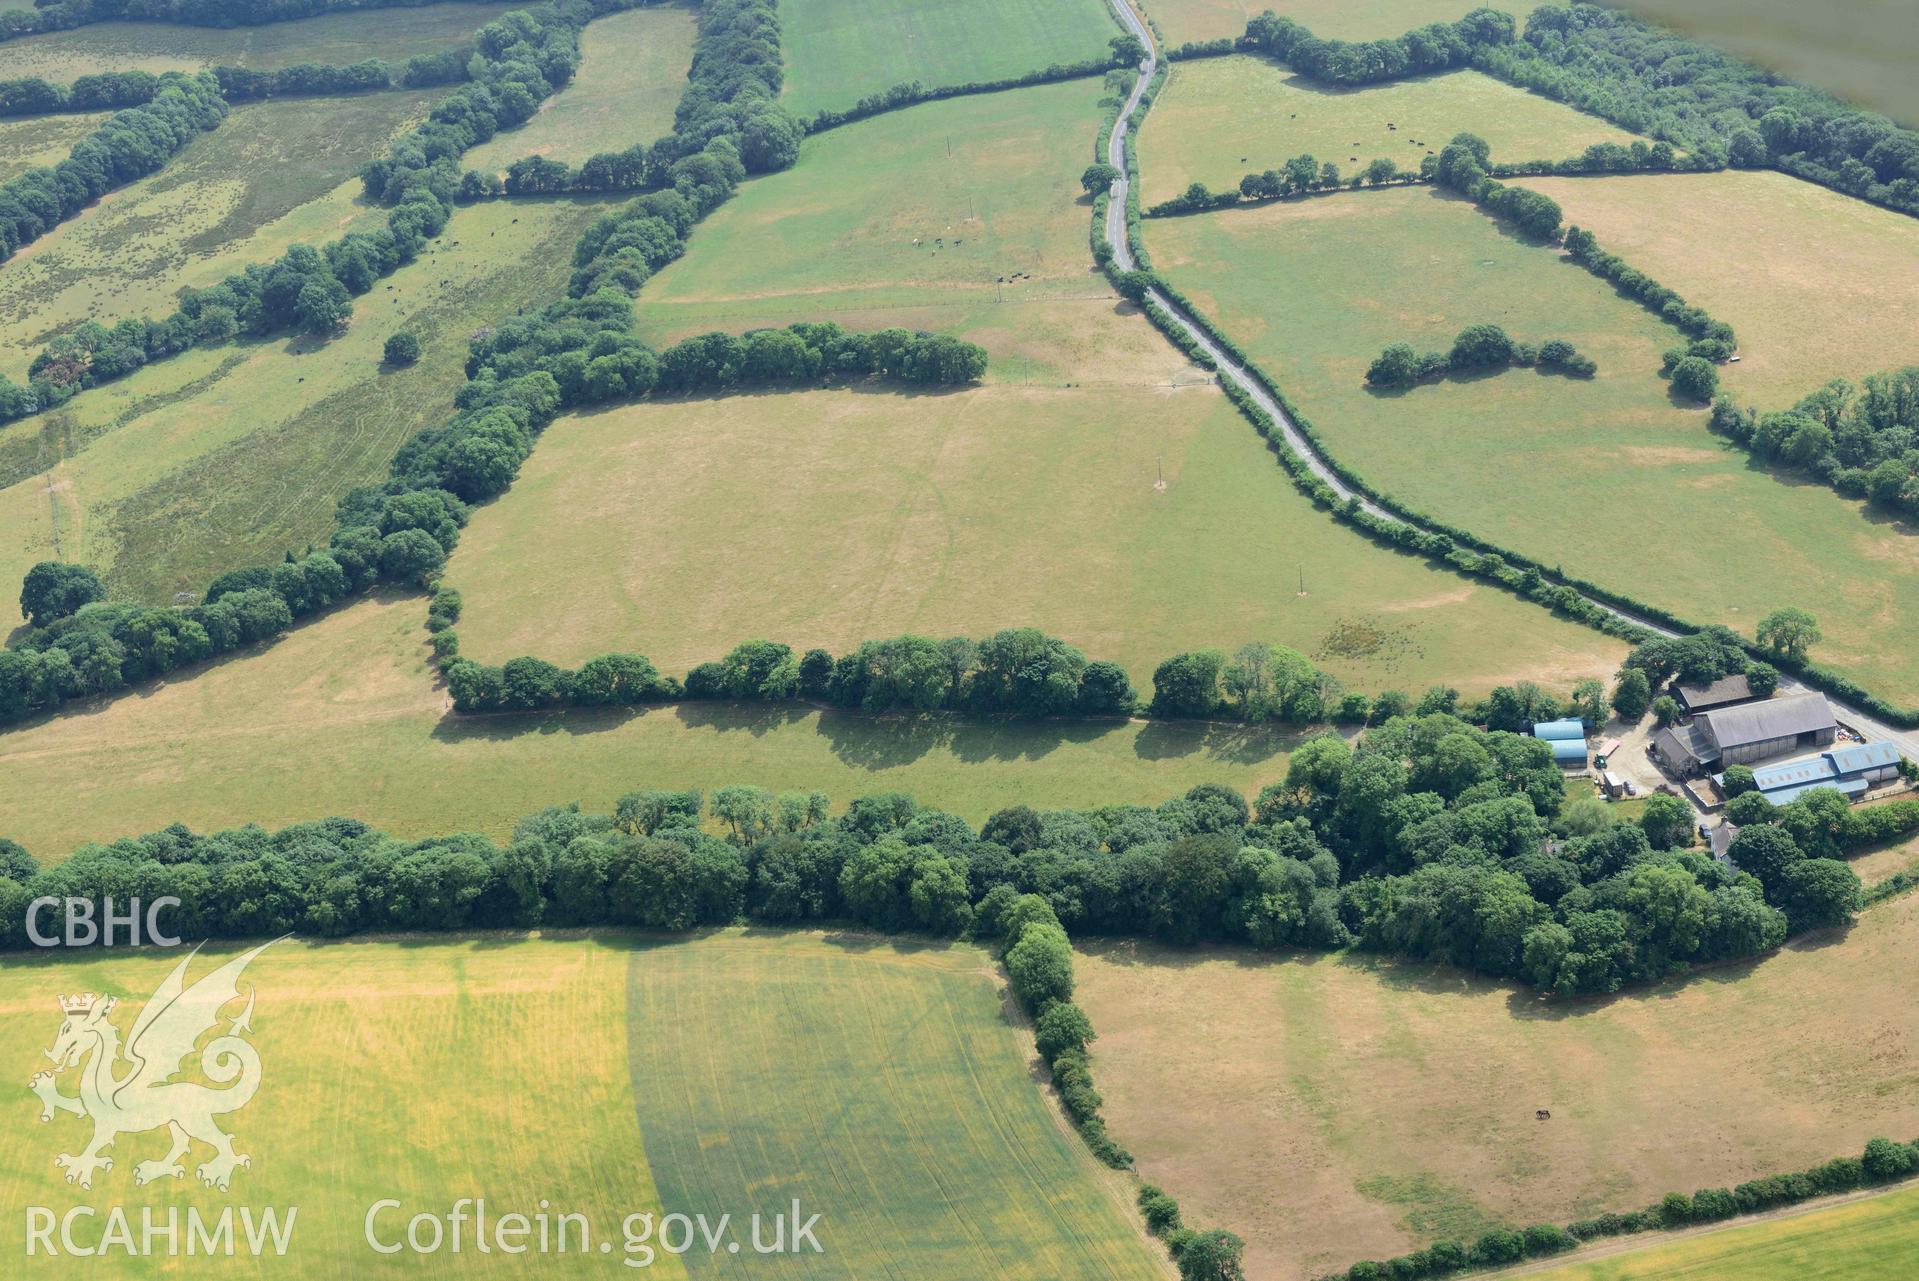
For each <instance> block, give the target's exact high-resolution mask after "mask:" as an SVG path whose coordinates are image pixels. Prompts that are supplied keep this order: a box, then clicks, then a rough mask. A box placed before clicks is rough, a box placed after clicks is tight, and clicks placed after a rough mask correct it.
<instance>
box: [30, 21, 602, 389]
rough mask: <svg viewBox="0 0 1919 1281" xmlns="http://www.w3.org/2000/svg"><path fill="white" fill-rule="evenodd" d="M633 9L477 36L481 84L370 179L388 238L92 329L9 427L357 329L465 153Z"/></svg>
mask: <svg viewBox="0 0 1919 1281" xmlns="http://www.w3.org/2000/svg"><path fill="white" fill-rule="evenodd" d="M632 2H633V0H556V2H555V3H549V4H544V5H541V6H539V7H538V8H535V9H516V10H513V11H512V12H509V13H505V14H502V15H501V16H500V17H499V18H498V19H497V20H495V21H493V22H490V23H488V24H487V25H486V26H484V27H482V28H481V29H480V31H479V33H478V35H477V36H476V42H477V52H476V54H475V57H474V60H473V63H472V64H471V67H472V74H473V80H472V83H470V84H467V85H465V86H464V87H462V88H461V89H459V90H458V91H456V92H455V93H453V94H451V95H450V96H449V97H447V98H446V100H445V101H443V102H441V103H440V104H439V105H438V106H436V107H435V108H434V109H433V111H432V112H431V113H430V115H429V117H428V120H427V122H426V123H425V124H423V125H422V126H421V127H420V128H419V129H417V130H415V131H414V132H413V133H412V134H409V135H408V136H407V137H406V138H404V139H402V140H401V141H400V142H399V143H398V144H396V145H395V147H394V149H393V151H392V152H391V153H390V154H389V155H387V156H386V157H384V158H382V159H380V160H376V161H374V162H373V163H371V164H370V165H368V166H367V168H366V169H365V170H363V171H362V173H361V180H362V183H363V185H364V186H365V188H366V190H367V194H368V195H369V196H370V197H373V198H375V199H378V200H380V201H382V202H383V203H385V204H388V205H391V206H392V207H393V209H392V212H391V213H390V214H389V215H388V216H387V225H386V227H385V228H384V229H382V230H380V231H377V232H373V233H366V232H350V233H348V234H347V235H345V236H343V237H341V238H340V239H338V240H335V241H332V242H330V243H328V244H326V245H324V246H321V247H320V248H317V249H316V248H314V247H313V246H311V245H294V246H293V247H292V248H290V249H288V250H287V251H286V253H284V254H283V255H281V257H280V258H279V259H278V260H276V261H274V262H272V263H265V264H255V265H253V266H250V267H248V268H247V269H246V270H245V271H243V272H239V273H236V274H234V275H231V276H228V277H227V278H226V279H225V280H223V281H221V282H220V283H219V284H218V285H215V286H213V287H212V288H209V289H190V290H184V291H182V293H181V297H180V306H179V309H178V310H176V311H175V312H174V313H173V314H172V315H170V316H168V317H166V318H165V319H164V320H155V319H153V318H152V317H142V318H139V319H134V318H128V319H126V320H123V321H121V322H119V323H118V324H117V325H115V326H114V327H113V328H112V329H107V328H105V327H104V326H102V325H99V324H96V323H92V322H89V323H87V324H84V325H81V326H80V327H79V328H78V329H76V330H74V331H73V332H72V333H69V334H63V335H61V336H60V337H58V338H56V339H54V340H53V341H52V342H50V343H49V344H48V345H47V346H46V348H45V349H44V350H42V351H41V352H40V353H39V354H38V355H37V356H35V357H34V359H33V361H32V363H31V364H30V365H29V366H28V385H27V387H26V388H24V389H22V388H19V387H17V386H14V385H11V384H6V383H0V419H5V418H9V417H13V418H17V417H22V416H24V415H27V414H32V413H36V412H39V411H41V410H44V409H51V408H56V407H58V406H60V405H64V404H65V403H66V402H67V401H69V400H71V399H72V398H73V397H74V396H75V395H77V394H78V393H79V392H81V391H82V390H84V389H86V388H88V387H94V386H98V385H99V384H101V383H105V382H110V381H112V380H114V379H116V378H122V377H125V376H126V375H127V374H130V373H132V372H133V371H134V370H136V369H139V368H141V367H142V366H143V365H146V364H148V363H150V362H152V361H155V360H163V359H165V358H167V357H169V356H174V355H178V354H179V353H180V352H182V351H186V350H188V349H189V348H192V347H196V346H218V345H221V344H224V343H228V342H231V341H233V340H234V339H235V338H236V337H238V336H239V335H241V334H247V335H254V336H264V335H268V334H274V333H282V332H287V331H296V332H302V333H311V334H321V335H324V334H329V333H332V332H334V331H335V330H337V329H339V328H340V326H342V325H344V324H346V323H347V321H348V320H349V319H351V317H352V315H353V299H354V298H355V297H358V296H360V295H362V294H365V293H367V292H368V291H369V290H371V289H372V288H373V286H374V284H375V283H376V282H378V281H379V280H380V279H381V278H383V277H385V276H387V275H390V274H391V273H393V272H394V271H397V270H398V269H399V268H400V267H402V266H404V265H406V264H407V263H410V262H412V261H413V260H414V259H415V258H417V257H418V256H419V252H420V250H421V248H422V247H424V245H425V244H426V242H427V241H428V240H430V239H432V238H433V237H434V236H437V235H438V234H439V233H440V231H441V230H442V229H443V228H444V227H445V226H446V222H447V219H448V218H449V217H450V216H451V213H452V200H453V191H454V187H455V186H456V185H457V181H458V174H457V165H456V163H455V161H456V159H457V157H458V155H459V154H460V152H462V151H464V150H465V149H466V148H468V147H471V146H473V145H475V144H476V143H478V142H481V141H484V140H485V139H487V138H490V137H492V136H493V133H494V132H495V131H496V130H498V129H500V128H502V127H512V126H513V125H516V124H519V123H521V122H523V121H524V120H526V119H527V118H528V117H529V116H531V115H532V114H533V112H534V111H535V110H536V109H537V108H538V106H539V103H540V100H541V99H542V98H544V97H546V96H547V95H548V94H551V93H552V92H554V91H555V90H556V89H557V88H558V87H559V86H560V85H563V84H565V83H566V81H567V79H568V78H569V77H570V76H571V75H572V69H573V67H574V66H575V65H577V63H578V61H579V29H580V27H582V26H584V25H585V24H586V23H587V22H588V21H590V20H591V19H592V18H593V17H594V16H596V15H597V14H600V13H604V12H613V11H615V10H617V9H621V8H626V7H630V6H631V4H632ZM201 82H204V84H205V85H206V93H207V94H208V95H209V97H210V98H211V100H212V101H213V102H214V103H216V104H218V109H219V110H220V111H221V112H224V111H225V109H226V108H225V104H224V102H223V101H221V99H220V97H219V91H218V86H217V85H216V84H215V83H214V80H213V77H212V76H210V75H207V74H206V73H202V76H201V77H200V78H199V79H198V80H196V81H195V83H201ZM161 102H162V99H161V98H156V99H155V100H154V102H153V103H151V104H149V105H148V106H147V107H144V108H138V109H137V110H139V111H153V110H154V109H155V108H157V107H159V106H160V104H161ZM123 114H125V113H123ZM118 118H119V117H115V119H118ZM82 145H83V146H84V145H85V144H84V143H83V144H82ZM27 176H28V177H31V176H32V175H27Z"/></svg>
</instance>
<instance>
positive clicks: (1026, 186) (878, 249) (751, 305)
mask: <svg viewBox="0 0 1919 1281" xmlns="http://www.w3.org/2000/svg"><path fill="white" fill-rule="evenodd" d="M791 21H792V19H791V18H790V17H789V18H788V22H789V25H790V23H791ZM788 65H789V66H794V65H798V55H797V54H795V53H794V52H793V49H792V45H791V41H790V40H789V44H788ZM1102 92H1103V90H1102V87H1101V84H1100V82H1099V81H1070V82H1067V83H1065V84H1056V85H1044V86H1040V87H1037V88H1030V89H1014V90H1008V91H1007V92H1004V93H993V94H982V95H979V96H977V97H969V98H956V99H952V100H949V101H946V102H936V103H927V104H924V105H922V106H918V107H911V108H908V109H906V110H903V111H894V112H890V113H888V114H886V115H882V116H876V117H874V118H872V119H869V120H863V121H860V122H858V123H856V124H851V125H846V126H844V127H842V128H839V129H833V130H829V131H828V132H826V133H823V134H817V135H815V136H813V137H811V138H808V139H807V140H806V141H805V142H804V143H803V144H802V145H801V150H800V160H799V163H798V164H797V165H795V166H794V167H793V168H792V169H789V170H787V171H785V172H783V173H778V174H772V175H770V176H768V177H765V178H759V179H755V180H754V181H752V182H750V183H747V184H746V185H745V186H744V187H742V188H741V189H740V192H739V194H738V195H737V196H736V197H734V198H733V199H732V200H730V201H728V202H727V203H726V205H725V206H724V207H722V208H720V209H719V210H717V211H715V212H714V213H713V215H712V216H711V217H709V218H707V219H706V221H705V222H703V223H702V224H700V228H699V230H698V231H697V232H695V233H694V235H693V237H692V239H691V240H690V241H689V242H688V245H687V255H686V257H684V258H682V259H681V260H680V261H678V262H676V263H673V264H672V265H670V266H668V267H667V268H666V269H665V270H663V271H661V272H660V274H659V275H658V276H656V277H655V278H654V279H652V280H651V281H648V282H647V286H646V289H645V291H644V292H642V293H641V295H640V301H639V305H638V315H639V320H640V325H641V329H642V332H643V333H644V334H645V335H646V337H647V338H648V340H649V341H654V342H657V343H662V344H664V343H669V342H672V341H674V340H676V339H678V338H680V337H683V336H685V335H686V334H688V333H695V332H701V331H704V330H708V329H728V330H734V331H738V330H742V329H746V328H750V327H752V326H755V325H766V324H785V323H789V322H790V320H840V321H841V323H843V324H847V325H848V326H849V327H850V326H851V325H853V324H855V323H859V324H860V325H862V326H869V325H871V326H880V325H886V324H891V323H901V324H909V325H910V324H913V323H923V319H924V317H925V316H926V315H927V313H929V312H932V311H938V312H940V313H943V314H945V315H946V316H947V317H949V319H948V320H947V321H945V322H943V323H939V324H937V325H932V326H928V327H931V328H938V329H941V330H949V331H950V330H953V329H955V328H956V327H957V326H958V325H959V324H960V323H961V321H962V320H963V318H967V317H977V318H979V319H977V320H976V321H975V322H974V323H977V324H982V325H991V324H995V323H997V324H1000V325H1011V324H1013V323H1014V322H1013V320H1012V319H1011V317H1013V316H1015V315H1016V314H1017V309H1018V308H1021V307H1023V306H1025V305H1027V304H1030V303H1033V302H1037V301H1061V300H1087V299H1102V300H1110V299H1112V298H1113V297H1114V294H1113V292H1112V290H1111V289H1110V288H1109V287H1108V286H1107V284H1106V281H1105V279H1104V278H1103V277H1101V276H1100V275H1099V274H1098V273H1097V272H1096V271H1095V270H1094V267H1093V262H1092V254H1091V251H1090V249H1089V247H1088V244H1087V228H1088V225H1089V223H1090V219H1091V205H1090V204H1089V203H1088V201H1087V200H1086V198H1085V195H1084V193H1083V192H1082V191H1081V190H1080V185H1079V174H1080V171H1081V170H1082V169H1084V168H1085V167H1086V164H1087V157H1088V156H1089V155H1090V153H1091V146H1092V139H1093V136H1094V134H1095V133H1096V132H1097V131H1098V128H1099V120H1100V114H1101V105H1100V103H1101V95H1102ZM889 315H900V316H907V317H908V319H904V320H898V321H897V322H896V321H894V320H892V319H888V316H889ZM992 318H997V319H996V320H995V319H992Z"/></svg>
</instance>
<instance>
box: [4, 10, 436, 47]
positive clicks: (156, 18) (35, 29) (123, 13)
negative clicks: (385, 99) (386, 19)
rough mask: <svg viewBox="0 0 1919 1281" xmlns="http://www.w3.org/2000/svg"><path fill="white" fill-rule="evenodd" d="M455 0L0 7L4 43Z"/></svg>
mask: <svg viewBox="0 0 1919 1281" xmlns="http://www.w3.org/2000/svg"><path fill="white" fill-rule="evenodd" d="M451 2H452V0H35V4H34V6H33V8H31V9H26V8H15V9H7V10H4V11H0V41H4V40H17V39H19V38H20V37H22V36H32V35H39V34H41V33H43V32H48V31H71V30H73V29H74V28H76V27H84V26H89V25H91V24H93V23H96V22H116V21H119V22H177V23H180V24H181V25H183V26H195V27H257V26H265V25H267V24H269V23H274V22H291V21H294V20H296V19H299V18H313V17H318V16H319V15H320V14H323V13H347V12H352V11H354V10H360V9H411V8H420V7H423V6H425V5H429V4H444V3H451Z"/></svg>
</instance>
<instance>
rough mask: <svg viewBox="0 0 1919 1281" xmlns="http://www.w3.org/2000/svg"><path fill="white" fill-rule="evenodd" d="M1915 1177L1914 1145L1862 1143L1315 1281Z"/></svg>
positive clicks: (1474, 1261) (1493, 1255)
mask: <svg viewBox="0 0 1919 1281" xmlns="http://www.w3.org/2000/svg"><path fill="white" fill-rule="evenodd" d="M1914 1174H1919V1141H1915V1142H1912V1143H1899V1142H1896V1141H1895V1140H1892V1139H1887V1138H1875V1139H1871V1140H1868V1141H1867V1143H1866V1147H1865V1150H1864V1152H1862V1153H1861V1154H1860V1155H1859V1156H1857V1157H1838V1158H1836V1159H1834V1160H1831V1161H1826V1162H1822V1163H1821V1164H1819V1165H1815V1166H1813V1167H1812V1168H1810V1169H1807V1170H1801V1171H1797V1172H1795V1173H1792V1174H1773V1175H1768V1176H1766V1177H1765V1178H1761V1179H1750V1180H1748V1181H1746V1182H1745V1183H1741V1184H1739V1185H1738V1186H1737V1187H1733V1188H1701V1189H1699V1190H1698V1191H1696V1192H1693V1193H1691V1194H1687V1193H1684V1192H1669V1193H1667V1194H1666V1195H1665V1196H1664V1197H1662V1198H1661V1199H1660V1200H1659V1201H1658V1202H1656V1203H1655V1204H1653V1205H1650V1206H1648V1207H1646V1208H1645V1209H1643V1210H1629V1211H1626V1212H1625V1213H1623V1214H1620V1213H1615V1214H1602V1215H1598V1216H1596V1217H1594V1218H1590V1219H1580V1220H1577V1221H1576V1222H1573V1223H1568V1224H1566V1225H1565V1226H1564V1227H1560V1226H1559V1225H1558V1224H1553V1223H1539V1224H1534V1225H1533V1226H1531V1227H1528V1228H1526V1229H1524V1230H1523V1231H1513V1230H1511V1229H1505V1228H1495V1229H1493V1230H1492V1231H1489V1232H1486V1233H1484V1234H1482V1235H1481V1236H1480V1237H1479V1238H1478V1239H1477V1240H1475V1241H1473V1242H1471V1243H1470V1244H1468V1243H1466V1242H1462V1241H1435V1242H1434V1243H1433V1244H1432V1245H1429V1246H1427V1247H1426V1248H1425V1249H1423V1250H1415V1251H1413V1252H1412V1253H1410V1254H1402V1255H1399V1256H1397V1257H1395V1258H1391V1259H1386V1260H1383V1261H1377V1262H1376V1261H1372V1260H1367V1261H1365V1262H1361V1263H1355V1264H1353V1265H1352V1266H1351V1267H1350V1268H1347V1269H1346V1270H1345V1271H1344V1272H1332V1273H1328V1274H1326V1275H1325V1276H1323V1277H1321V1278H1319V1281H1400V1279H1401V1278H1405V1279H1406V1281H1420V1278H1425V1277H1447V1276H1456V1275H1458V1274H1460V1273H1462V1272H1472V1271H1477V1270H1480V1269H1483V1268H1496V1267H1504V1266H1506V1265H1507V1264H1511V1263H1516V1262H1518V1261H1519V1260H1521V1259H1538V1258H1546V1257H1550V1256H1552V1255H1555V1254H1563V1253H1565V1252H1566V1251H1568V1250H1571V1249H1574V1248H1576V1247H1578V1246H1580V1245H1583V1244H1585V1243H1586V1242H1589V1241H1596V1240H1600V1239H1602V1238H1605V1237H1616V1236H1628V1235H1631V1234H1633V1233H1638V1232H1657V1231H1669V1230H1671V1229H1674V1228H1684V1227H1691V1226H1696V1225H1699V1224H1706V1223H1722V1222H1724V1221H1726V1220H1727V1219H1732V1218H1736V1217H1738V1216H1740V1215H1745V1214H1761V1213H1764V1212H1765V1211H1768V1210H1776V1209H1779V1208H1781V1207H1783V1206H1788V1205H1797V1204H1798V1203H1800V1202H1802V1201H1810V1200H1812V1199H1814V1198H1816V1197H1824V1196H1837V1195H1840V1194H1842V1193H1846V1192H1854V1191H1858V1190H1859V1189H1861V1188H1871V1187H1879V1186H1884V1185H1887V1184H1892V1183H1897V1182H1899V1181H1901V1180H1904V1179H1908V1178H1911V1177H1912V1176H1913V1175H1914Z"/></svg>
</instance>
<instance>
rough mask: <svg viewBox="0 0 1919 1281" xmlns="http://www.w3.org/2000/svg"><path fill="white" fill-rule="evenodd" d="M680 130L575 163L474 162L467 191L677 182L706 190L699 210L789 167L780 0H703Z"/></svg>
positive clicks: (792, 142)
mask: <svg viewBox="0 0 1919 1281" xmlns="http://www.w3.org/2000/svg"><path fill="white" fill-rule="evenodd" d="M687 74H688V84H687V89H686V92H685V94H684V95H682V96H681V98H680V104H679V107H678V108H677V109H676V111H675V114H674V121H673V132H672V133H670V134H668V135H667V136H666V137H664V138H661V139H660V140H659V141H657V142H655V143H653V144H651V145H650V146H649V145H648V144H646V143H645V142H636V143H634V144H633V145H632V146H631V147H628V148H626V149H625V150H623V151H617V152H605V153H602V154H599V155H594V156H589V157H588V158H587V159H586V160H584V161H583V162H581V164H580V166H579V168H577V169H575V168H573V167H571V166H569V165H567V164H565V163H564V162H562V161H558V160H551V159H548V158H547V157H544V156H528V157H525V158H523V159H521V160H518V161H515V162H514V163H513V164H512V165H511V166H509V167H508V170H507V174H506V177H505V179H504V180H502V179H501V178H500V177H499V176H498V175H495V174H489V173H481V172H479V171H477V170H469V171H468V172H467V173H465V174H464V175H462V176H461V177H460V180H459V184H458V194H459V197H460V199H462V200H480V199H486V198H488V197H491V196H500V195H545V194H551V193H556V192H563V191H579V192H610V191H641V190H647V189H671V190H676V191H680V192H683V193H689V194H690V192H691V191H692V190H697V191H699V192H702V193H706V194H703V195H700V196H698V197H697V198H695V201H694V203H695V204H696V206H698V213H697V214H696V215H695V216H696V217H699V216H704V214H705V213H706V212H707V211H708V210H709V209H711V208H712V207H713V206H715V205H717V204H719V203H720V202H721V201H723V200H725V199H726V198H727V197H728V196H729V195H731V194H732V190H733V187H734V186H735V185H737V184H738V183H739V181H740V179H741V178H742V177H744V176H745V175H746V174H751V173H771V172H773V171H774V170H778V169H785V168H787V167H789V166H790V165H792V163H793V162H794V161H795V160H797V159H798V158H799V151H800V139H801V138H802V137H803V136H804V134H805V127H804V126H803V125H802V124H801V123H800V121H799V120H798V119H797V118H796V117H795V116H793V114H792V113H791V112H789V111H787V110H786V109H785V108H784V107H782V106H780V104H779V96H780V88H781V86H782V84H783V83H784V72H783V70H782V67H781V60H780V26H779V18H778V16H777V15H776V14H775V12H774V4H773V0H708V3H706V4H704V5H702V6H701V9H700V20H699V32H698V35H697V36H696V37H695V39H694V43H693V65H692V69H691V70H690V71H689V72H688V73H687Z"/></svg>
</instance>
